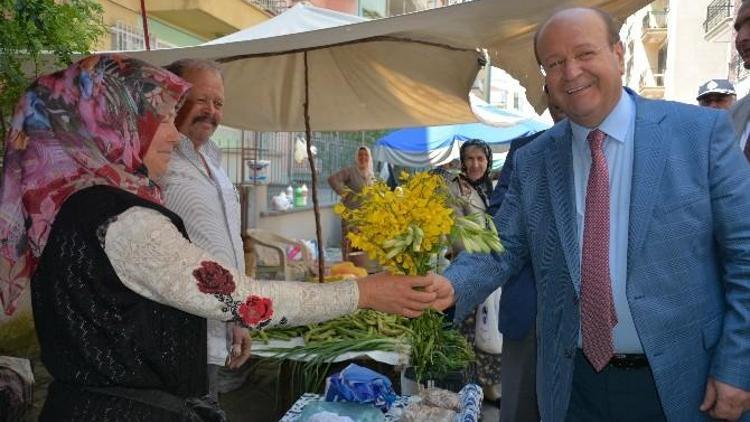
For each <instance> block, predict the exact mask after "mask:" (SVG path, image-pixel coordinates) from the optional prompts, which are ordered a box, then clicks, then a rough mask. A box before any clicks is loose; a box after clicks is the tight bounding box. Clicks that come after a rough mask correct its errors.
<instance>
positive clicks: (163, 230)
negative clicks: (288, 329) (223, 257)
mask: <svg viewBox="0 0 750 422" xmlns="http://www.w3.org/2000/svg"><path fill="white" fill-rule="evenodd" d="M104 250H105V252H106V254H107V257H108V258H109V260H110V262H111V263H112V266H113V267H114V269H115V271H116V273H117V275H118V276H119V278H120V280H121V281H122V282H123V284H125V286H127V287H128V288H129V289H131V290H132V291H134V292H136V293H138V294H139V295H141V296H143V297H146V298H148V299H151V300H154V301H156V302H159V303H161V304H164V305H168V306H172V307H174V308H177V309H180V310H183V311H185V312H188V313H191V314H194V315H198V316H202V317H204V318H208V319H214V320H221V321H231V320H237V321H240V322H242V323H243V324H244V325H245V326H247V327H248V328H252V329H260V328H264V327H270V326H277V325H282V326H287V325H288V326H295V325H305V324H311V323H316V322H321V321H325V320H328V319H332V318H335V317H338V316H341V315H346V314H349V313H352V312H354V311H355V310H356V309H357V303H358V301H359V290H358V288H357V284H356V283H355V282H342V283H329V284H316V283H305V282H294V281H261V280H254V279H252V278H250V277H247V276H246V275H245V274H243V273H242V272H240V271H237V270H236V269H235V268H227V267H224V266H222V265H220V264H218V263H217V261H216V260H215V259H214V258H213V257H212V256H210V255H209V254H208V253H206V252H204V251H203V250H201V249H199V248H198V247H196V246H195V245H193V244H192V243H190V242H189V241H188V240H186V239H185V238H184V237H183V236H182V234H180V232H179V231H178V230H177V228H176V227H175V226H174V225H173V224H172V223H171V221H169V219H168V218H167V217H165V216H164V215H162V214H161V213H159V212H158V211H155V210H151V209H148V208H143V207H133V208H130V209H128V210H126V211H125V212H123V213H122V214H120V215H119V216H118V217H117V218H116V219H115V220H114V221H112V222H111V223H110V224H109V226H108V227H107V229H106V235H105V239H104Z"/></svg>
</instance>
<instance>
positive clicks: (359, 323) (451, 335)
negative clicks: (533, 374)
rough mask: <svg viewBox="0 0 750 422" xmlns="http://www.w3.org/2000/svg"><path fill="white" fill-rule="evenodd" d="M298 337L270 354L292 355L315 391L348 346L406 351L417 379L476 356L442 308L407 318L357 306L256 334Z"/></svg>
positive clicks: (444, 371) (459, 366)
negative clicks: (343, 313) (332, 316)
mask: <svg viewBox="0 0 750 422" xmlns="http://www.w3.org/2000/svg"><path fill="white" fill-rule="evenodd" d="M295 337H302V338H303V339H304V340H305V344H304V346H297V347H293V348H273V349H266V351H268V352H271V353H273V358H277V359H286V360H291V361H293V367H294V368H295V369H294V371H295V372H299V371H303V372H304V374H305V377H304V379H305V388H306V391H317V390H318V389H319V388H320V387H321V385H322V384H323V382H324V381H325V377H326V376H327V375H328V371H329V369H330V367H331V362H333V361H334V360H335V359H336V358H337V357H338V356H340V355H342V354H344V353H347V352H362V351H371V350H380V351H385V352H393V351H398V352H405V353H406V352H408V353H409V355H410V360H411V365H412V366H414V370H415V375H416V378H417V381H418V382H419V381H423V380H428V379H441V378H443V377H444V376H445V375H447V374H448V373H449V372H451V371H455V370H459V369H462V368H465V367H466V365H467V364H468V363H470V362H471V361H473V360H474V353H473V350H472V348H471V347H470V346H469V344H468V342H467V341H466V339H465V338H464V337H463V336H462V335H461V334H460V333H459V332H458V331H456V330H455V329H453V328H452V327H451V325H450V322H447V321H445V319H444V318H443V314H442V313H440V312H438V311H435V310H427V311H426V312H425V313H424V314H423V315H422V316H421V317H419V318H415V319H411V320H410V319H408V318H404V317H402V316H398V315H390V314H386V313H383V312H378V311H373V310H359V311H357V312H355V313H354V314H352V315H347V316H342V317H339V318H336V319H333V320H331V321H328V322H325V323H321V324H311V325H307V326H304V327H293V328H274V329H269V330H263V331H258V332H256V333H255V339H256V340H260V341H263V342H264V343H265V344H268V341H269V340H289V339H292V338H295ZM299 361H305V362H299Z"/></svg>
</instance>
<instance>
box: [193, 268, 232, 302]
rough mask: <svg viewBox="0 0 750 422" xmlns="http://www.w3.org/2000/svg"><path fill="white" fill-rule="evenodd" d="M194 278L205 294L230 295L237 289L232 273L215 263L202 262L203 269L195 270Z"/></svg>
mask: <svg viewBox="0 0 750 422" xmlns="http://www.w3.org/2000/svg"><path fill="white" fill-rule="evenodd" d="M193 277H195V279H196V280H198V289H199V290H200V291H201V292H203V293H208V294H212V293H213V294H225V295H228V294H230V293H232V292H233V291H234V289H235V284H234V278H232V273H230V272H229V271H228V270H227V269H226V268H224V267H222V266H221V265H219V264H217V263H216V262H213V261H203V262H201V267H200V268H198V269H196V270H193Z"/></svg>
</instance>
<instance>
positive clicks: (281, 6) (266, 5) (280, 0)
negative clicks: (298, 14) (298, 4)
mask: <svg viewBox="0 0 750 422" xmlns="http://www.w3.org/2000/svg"><path fill="white" fill-rule="evenodd" d="M245 1H246V2H247V3H251V4H254V5H256V6H258V7H260V8H261V9H264V10H267V11H269V12H271V13H272V14H274V15H280V14H282V13H284V12H285V11H286V10H287V9H289V8H290V7H292V6H293V5H294V1H293V0H245Z"/></svg>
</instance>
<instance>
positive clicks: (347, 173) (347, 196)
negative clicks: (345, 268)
mask: <svg viewBox="0 0 750 422" xmlns="http://www.w3.org/2000/svg"><path fill="white" fill-rule="evenodd" d="M374 182H375V174H374V172H373V166H372V154H371V153H370V148H367V147H366V146H360V147H359V148H357V153H356V155H355V156H354V165H353V166H349V167H344V168H343V169H341V170H339V171H337V172H336V173H334V174H332V175H331V176H330V177H328V184H329V185H331V188H332V189H333V190H334V191H336V193H337V194H338V195H339V196H340V197H341V202H342V203H343V204H344V205H345V206H346V207H347V208H349V209H355V208H358V207H359V206H360V205H361V204H360V203H359V201H358V200H357V198H356V195H357V194H358V193H360V192H362V189H363V188H364V187H365V186H368V185H371V184H373V183H374ZM352 230H356V227H351V226H350V225H349V224H347V222H346V221H345V220H343V219H342V220H341V239H342V243H343V251H342V253H343V258H344V260H347V259H348V258H349V253H350V252H352V250H350V249H351V247H350V244H349V240H348V239H347V236H346V235H347V233H349V232H350V231H352Z"/></svg>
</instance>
